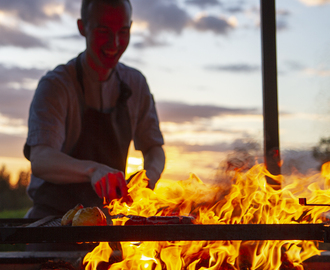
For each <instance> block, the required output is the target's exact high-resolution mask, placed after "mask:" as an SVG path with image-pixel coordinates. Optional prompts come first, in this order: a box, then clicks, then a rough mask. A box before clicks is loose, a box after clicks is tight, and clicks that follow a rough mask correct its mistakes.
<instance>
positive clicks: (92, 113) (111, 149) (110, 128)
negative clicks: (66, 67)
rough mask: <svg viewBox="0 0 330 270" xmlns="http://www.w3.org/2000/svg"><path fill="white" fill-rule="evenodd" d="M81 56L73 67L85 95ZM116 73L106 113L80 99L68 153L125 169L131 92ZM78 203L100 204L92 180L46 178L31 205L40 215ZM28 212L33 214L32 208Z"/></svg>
mask: <svg viewBox="0 0 330 270" xmlns="http://www.w3.org/2000/svg"><path fill="white" fill-rule="evenodd" d="M80 56H81V55H79V56H78V58H77V60H76V71H77V79H78V81H79V83H80V86H81V89H82V93H83V97H84V94H85V90H84V85H83V72H82V65H81V57H80ZM115 73H116V76H117V77H118V79H119V81H120V94H119V98H118V100H117V103H116V106H115V107H113V108H112V109H111V111H110V112H109V113H103V112H99V111H98V110H95V109H93V108H88V107H87V106H86V103H85V100H84V101H83V103H84V106H83V117H82V128H81V133H80V137H79V139H78V142H77V144H76V146H75V147H74V149H73V150H72V152H71V153H70V156H72V157H74V158H77V159H80V160H92V161H95V162H98V163H102V164H105V165H107V166H109V167H112V168H114V169H117V170H120V171H123V172H125V168H126V159H127V153H128V148H129V145H130V141H131V139H132V131H131V124H130V118H129V112H128V107H127V99H128V98H129V97H130V96H131V94H132V92H131V89H130V88H129V86H128V85H127V84H126V83H124V82H123V81H122V80H121V79H120V78H119V75H118V73H117V71H115ZM78 203H81V204H82V205H83V206H84V207H91V206H98V207H100V208H101V209H102V208H103V199H101V198H99V197H98V196H97V194H96V193H95V191H94V189H93V188H92V185H91V183H78V184H65V185H56V184H52V183H49V182H46V181H45V183H43V184H42V186H41V187H40V188H39V189H38V190H37V191H36V194H35V197H34V207H33V208H34V210H35V214H37V212H38V213H43V212H44V213H45V214H43V215H46V216H47V215H63V214H64V213H66V212H67V211H68V210H69V209H71V208H73V207H75V206H76V205H77V204H78ZM37 215H39V214H37ZM29 216H30V217H33V216H34V214H33V210H32V213H30V215H29Z"/></svg>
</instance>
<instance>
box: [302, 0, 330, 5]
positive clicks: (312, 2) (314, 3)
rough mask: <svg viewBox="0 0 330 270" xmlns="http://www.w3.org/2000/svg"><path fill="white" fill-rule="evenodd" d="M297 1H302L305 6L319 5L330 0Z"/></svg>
mask: <svg viewBox="0 0 330 270" xmlns="http://www.w3.org/2000/svg"><path fill="white" fill-rule="evenodd" d="M299 2H301V3H304V4H305V5H307V6H320V5H325V4H329V3H330V0H299Z"/></svg>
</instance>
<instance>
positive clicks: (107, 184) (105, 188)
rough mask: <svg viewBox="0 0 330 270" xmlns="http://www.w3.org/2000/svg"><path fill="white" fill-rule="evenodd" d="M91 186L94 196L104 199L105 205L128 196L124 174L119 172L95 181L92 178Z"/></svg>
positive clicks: (110, 173)
mask: <svg viewBox="0 0 330 270" xmlns="http://www.w3.org/2000/svg"><path fill="white" fill-rule="evenodd" d="M93 180H94V181H93ZM92 186H93V188H94V190H95V192H96V194H97V195H98V196H99V197H100V198H102V199H103V198H105V200H106V202H107V203H110V202H111V201H112V200H113V199H119V198H122V197H124V198H125V197H127V194H128V193H127V190H128V189H127V186H126V181H125V178H124V174H123V172H121V171H118V172H109V173H107V174H106V175H104V176H103V177H101V179H99V180H97V181H95V178H94V179H93V178H92Z"/></svg>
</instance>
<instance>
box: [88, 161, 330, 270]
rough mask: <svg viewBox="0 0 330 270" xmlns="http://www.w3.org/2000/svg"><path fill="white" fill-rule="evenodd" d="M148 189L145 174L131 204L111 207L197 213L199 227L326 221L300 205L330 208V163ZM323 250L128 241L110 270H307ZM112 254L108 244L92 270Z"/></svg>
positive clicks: (113, 210)
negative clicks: (308, 169) (312, 169)
mask: <svg viewBox="0 0 330 270" xmlns="http://www.w3.org/2000/svg"><path fill="white" fill-rule="evenodd" d="M267 177H271V178H273V179H274V180H276V181H277V182H279V183H281V189H278V188H276V187H274V186H271V185H269V184H268V183H267V181H266V178H267ZM226 181H227V182H228V181H229V183H230V184H229V185H226ZM147 185H148V179H147V178H146V175H145V172H144V171H142V172H141V173H139V174H138V175H136V176H135V177H134V178H133V179H132V180H131V182H130V183H129V184H128V188H129V191H128V192H129V196H130V198H131V200H130V201H129V202H127V201H125V202H124V201H123V200H121V199H120V200H113V201H112V202H111V203H110V204H109V205H108V206H107V207H108V208H109V213H110V215H111V216H116V215H119V214H122V215H124V216H127V215H138V216H143V217H150V216H169V215H180V216H187V215H190V216H193V217H194V218H195V219H194V223H196V224H297V223H322V222H324V221H325V217H324V213H325V212H327V211H329V210H330V208H329V207H328V206H320V207H313V206H308V205H305V206H303V205H300V204H299V198H301V197H304V198H307V200H308V202H309V203H310V204H329V202H330V189H329V187H330V163H326V164H324V165H323V167H322V171H321V172H320V173H311V174H310V175H308V176H303V175H299V174H298V173H295V174H292V175H290V176H283V175H279V176H273V175H271V174H270V173H269V172H268V171H267V170H266V168H265V166H264V165H263V164H256V165H255V166H254V167H252V168H251V169H250V170H248V171H246V172H242V171H231V172H226V173H225V172H224V175H223V178H222V182H221V183H217V184H206V183H203V182H202V181H201V180H200V179H199V178H198V177H197V176H196V175H194V174H191V175H190V178H189V179H187V180H182V181H171V180H165V179H161V180H160V181H159V182H158V183H157V185H156V188H155V189H154V190H150V189H148V188H147ZM127 220H128V219H127V218H126V217H118V218H116V219H114V220H113V225H116V226H120V225H125V222H126V221H127ZM155 226H156V225H155ZM317 245H318V243H317V242H314V241H302V240H295V241H282V240H281V241H280V240H278V241H163V242H139V243H130V242H122V243H120V246H121V247H120V249H121V252H122V260H121V261H120V262H115V263H113V264H111V265H109V266H108V268H107V269H111V270H113V269H150V270H151V269H155V270H161V269H168V270H172V269H173V270H174V269H187V270H194V269H212V270H213V269H272V270H273V269H284V268H283V267H290V268H285V269H303V266H302V262H303V261H305V260H306V259H308V258H310V257H312V256H314V255H319V254H320V250H318V248H317ZM111 253H112V249H111V248H110V247H109V245H106V244H105V243H100V245H99V246H98V247H97V248H95V249H94V251H92V252H91V253H89V254H88V255H86V257H85V259H84V263H85V264H86V263H87V266H86V269H88V270H96V269H97V265H98V262H100V261H108V260H109V258H110V257H111ZM281 267H282V268H281ZM102 269H103V268H102Z"/></svg>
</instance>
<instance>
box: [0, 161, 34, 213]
mask: <svg viewBox="0 0 330 270" xmlns="http://www.w3.org/2000/svg"><path fill="white" fill-rule="evenodd" d="M30 174H31V172H30V171H21V172H20V173H19V176H18V181H17V183H16V184H15V185H12V184H11V182H10V173H8V171H7V169H6V166H5V165H3V166H2V167H1V169H0V212H1V211H4V210H19V209H24V208H29V207H31V206H32V201H31V199H30V198H29V197H28V195H27V193H26V187H27V186H28V184H29V182H30Z"/></svg>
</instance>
